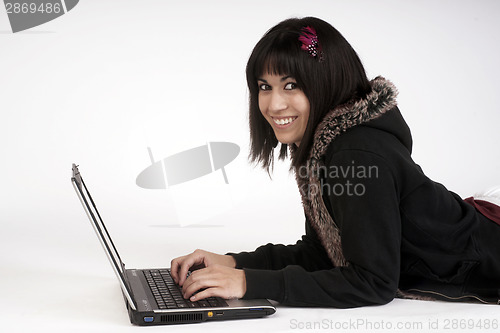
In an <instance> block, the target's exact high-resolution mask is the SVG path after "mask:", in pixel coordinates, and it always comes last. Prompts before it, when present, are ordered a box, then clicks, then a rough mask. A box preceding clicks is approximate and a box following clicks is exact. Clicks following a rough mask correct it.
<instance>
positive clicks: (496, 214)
mask: <svg viewBox="0 0 500 333" xmlns="http://www.w3.org/2000/svg"><path fill="white" fill-rule="evenodd" d="M464 201H465V202H467V203H468V204H470V205H472V206H474V207H475V208H476V209H477V210H478V211H479V212H480V213H481V214H483V215H484V216H486V217H487V218H488V219H490V220H492V221H493V222H495V223H497V224H498V225H500V206H497V205H495V204H494V203H491V202H488V201H484V200H476V199H474V198H473V197H470V198H466V199H464Z"/></svg>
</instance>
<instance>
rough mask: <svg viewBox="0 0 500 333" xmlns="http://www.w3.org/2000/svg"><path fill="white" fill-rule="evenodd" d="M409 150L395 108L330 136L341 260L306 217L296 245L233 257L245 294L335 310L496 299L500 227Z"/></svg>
mask: <svg viewBox="0 0 500 333" xmlns="http://www.w3.org/2000/svg"><path fill="white" fill-rule="evenodd" d="M411 149H412V138H411V134H410V130H409V128H408V126H407V124H406V122H405V121H404V119H403V117H402V116H401V114H400V112H399V109H398V108H397V107H392V108H391V109H390V110H389V111H387V112H385V113H384V114H383V115H381V116H380V117H378V118H376V119H373V120H370V121H367V122H364V123H361V124H359V125H356V126H353V127H351V128H348V129H347V130H346V131H345V132H343V133H341V134H340V135H338V137H336V138H335V140H333V141H332V142H330V143H329V144H328V147H327V149H326V153H325V154H324V155H323V156H322V157H321V162H322V165H323V166H324V168H323V169H322V170H321V189H322V192H321V193H322V198H323V201H324V205H325V207H326V209H327V210H328V213H329V214H330V216H331V218H332V219H333V221H335V224H336V227H337V228H338V230H339V232H340V238H341V248H342V254H343V257H344V258H345V261H346V263H347V264H346V265H334V264H333V263H332V260H331V256H330V257H329V255H328V253H327V251H326V250H325V246H324V245H323V244H324V242H322V241H321V237H319V234H318V229H317V228H314V227H313V226H312V225H311V221H309V218H307V215H306V234H305V235H304V236H303V237H302V239H301V240H300V241H298V242H297V243H296V244H294V245H288V246H285V245H274V244H267V245H265V246H261V247H259V248H258V249H257V250H256V251H254V252H250V253H249V252H242V253H239V254H231V255H233V256H234V258H235V260H236V263H237V268H243V269H244V270H245V275H246V286H247V291H246V294H245V296H244V298H248V299H250V298H268V299H272V300H276V301H278V302H280V303H283V304H287V305H292V306H325V307H338V308H348V307H358V306H365V305H374V304H385V303H387V302H389V301H391V300H392V299H393V298H394V297H411V298H418V299H427V298H432V299H442V300H450V301H478V302H488V303H498V302H499V293H500V226H499V225H497V224H496V223H494V222H492V221H490V220H488V219H487V218H486V217H484V216H483V215H481V214H480V213H478V212H477V211H476V210H475V209H474V208H473V207H472V206H471V205H469V204H467V203H466V202H464V201H463V200H462V199H461V198H460V197H459V196H458V195H457V194H455V193H453V192H450V191H448V190H447V189H446V188H445V187H444V186H443V185H441V184H439V183H436V182H434V181H432V180H431V179H429V178H428V177H427V176H426V175H425V174H424V173H423V171H422V169H421V168H420V167H419V166H418V165H417V164H416V163H415V162H414V161H413V160H412V158H411ZM321 232H322V231H319V233H321ZM326 237H328V235H327V236H326Z"/></svg>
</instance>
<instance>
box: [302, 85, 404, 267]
mask: <svg viewBox="0 0 500 333" xmlns="http://www.w3.org/2000/svg"><path fill="white" fill-rule="evenodd" d="M370 83H371V86H372V91H371V92H370V93H369V94H367V96H366V97H365V98H363V99H360V100H357V101H353V102H349V103H346V104H343V105H340V106H338V107H336V108H335V109H333V110H331V111H330V112H329V113H328V114H327V115H326V116H325V118H324V120H323V121H322V122H321V123H320V124H319V125H318V127H317V129H316V131H315V134H314V142H313V145H312V148H311V152H310V155H309V158H308V160H307V164H306V165H305V166H303V168H305V169H304V170H300V172H296V179H297V183H298V186H299V190H300V193H301V197H302V203H303V205H304V212H305V214H306V217H307V218H308V220H309V222H310V224H311V226H312V227H313V228H314V229H315V230H316V232H317V234H318V237H319V238H320V240H321V243H322V244H323V247H324V248H325V250H326V252H327V254H328V256H329V258H330V260H331V261H332V263H333V264H334V265H335V266H346V265H347V262H346V261H345V258H344V255H343V253H342V246H341V239H340V232H339V229H338V227H337V225H336V224H335V221H333V219H332V217H331V216H330V214H329V212H328V210H327V208H326V206H325V204H324V202H323V198H322V195H321V191H320V188H321V185H320V177H319V174H318V170H320V169H321V166H322V165H321V164H322V157H323V156H324V155H325V153H326V151H327V149H328V147H329V145H330V143H331V142H332V141H333V140H335V138H336V137H338V136H339V135H341V134H342V133H344V132H345V131H347V130H348V129H349V128H352V127H354V126H358V125H361V124H366V123H368V122H370V121H371V120H374V119H376V118H378V117H380V116H381V115H383V114H384V113H386V112H387V111H389V110H391V109H392V108H394V107H396V106H397V104H396V96H397V94H398V93H397V89H396V87H395V86H394V85H393V84H392V83H391V82H390V81H388V80H386V79H384V78H383V77H377V78H375V79H374V80H372V81H371V82H370ZM406 145H407V147H408V148H409V149H410V150H411V139H410V142H407V143H406ZM292 154H293V152H292Z"/></svg>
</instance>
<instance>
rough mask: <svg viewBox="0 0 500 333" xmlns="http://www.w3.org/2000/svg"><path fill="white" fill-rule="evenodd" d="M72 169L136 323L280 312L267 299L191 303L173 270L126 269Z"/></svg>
mask: <svg viewBox="0 0 500 333" xmlns="http://www.w3.org/2000/svg"><path fill="white" fill-rule="evenodd" d="M72 171H73V175H72V177H71V180H72V183H73V187H74V188H75V190H76V193H77V194H78V197H79V198H80V201H81V203H82V205H83V208H84V209H85V212H86V213H87V216H88V218H89V219H90V222H91V224H92V226H93V228H94V230H95V232H96V234H97V237H98V238H99V241H100V242H101V245H102V246H103V248H104V251H105V252H106V254H107V256H108V259H109V261H110V262H111V266H112V267H113V270H114V272H115V273H116V276H117V278H118V282H119V283H120V287H121V290H122V292H123V296H124V298H125V304H126V307H127V310H128V313H129V317H130V322H131V323H132V324H135V325H141V326H150V325H166V324H186V323H198V322H204V321H212V320H226V319H244V318H259V317H264V316H268V315H271V314H273V313H275V312H276V308H275V307H274V306H273V305H272V304H271V303H270V302H269V301H268V300H266V299H260V300H257V299H256V300H239V299H229V300H226V299H222V298H219V297H210V298H207V299H205V300H200V301H198V302H191V301H189V300H185V299H184V298H183V297H182V293H181V288H180V287H179V286H178V285H177V284H175V282H173V279H172V277H171V276H170V269H168V268H155V269H127V268H125V264H124V263H123V261H122V260H121V258H120V255H119V254H118V251H117V249H116V247H115V245H114V243H113V241H112V240H111V236H110V234H109V232H108V230H107V228H106V226H105V225H104V222H103V220H102V218H101V215H100V214H99V212H98V210H97V207H96V205H95V203H94V200H93V199H92V197H91V195H90V192H89V190H88V188H87V186H86V185H85V182H84V181H83V178H82V175H81V173H80V171H79V170H78V166H76V165H75V164H73V167H72Z"/></svg>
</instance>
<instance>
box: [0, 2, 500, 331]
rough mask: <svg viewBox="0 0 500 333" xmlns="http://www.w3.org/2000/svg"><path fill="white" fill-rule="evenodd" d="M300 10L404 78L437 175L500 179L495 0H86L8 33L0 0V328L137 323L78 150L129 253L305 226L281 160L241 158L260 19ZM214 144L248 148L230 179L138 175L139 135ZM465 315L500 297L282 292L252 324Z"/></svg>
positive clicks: (403, 101) (267, 21)
mask: <svg viewBox="0 0 500 333" xmlns="http://www.w3.org/2000/svg"><path fill="white" fill-rule="evenodd" d="M292 16H299V17H302V16H317V17H320V18H322V19H324V20H326V21H328V22H330V23H331V24H332V25H334V26H335V27H336V28H337V29H338V30H339V31H341V33H343V35H344V36H345V37H346V38H347V40H348V41H349V42H350V43H351V45H353V47H354V48H355V50H356V51H357V52H358V54H359V55H360V57H361V59H362V61H363V63H364V65H365V67H366V69H367V72H368V75H369V77H370V78H373V77H375V76H377V75H383V76H385V77H386V78H388V79H390V80H391V81H393V82H394V83H395V84H396V86H397V87H398V89H399V92H400V94H399V99H398V100H399V105H400V109H401V112H402V113H403V116H404V117H405V119H406V120H407V122H408V124H409V126H410V128H411V130H412V134H413V139H414V154H413V156H414V159H415V160H416V162H417V163H418V164H420V165H421V166H422V168H423V169H424V171H425V172H426V173H427V174H428V175H429V176H430V177H431V178H432V179H434V180H436V181H438V182H441V183H443V184H444V185H445V186H447V187H448V188H449V189H450V190H453V191H455V192H457V193H458V194H460V195H461V196H462V197H467V196H470V195H472V194H473V193H474V192H475V191H476V190H480V189H483V188H486V187H489V186H492V185H500V175H499V173H498V170H499V169H500V157H499V154H498V149H497V147H498V142H499V141H500V131H499V130H498V126H499V124H500V113H499V110H498V105H499V104H500V94H498V89H499V88H500V82H499V77H500V69H499V66H498V54H500V37H499V34H498V32H500V2H498V1H493V0H491V1H485V0H481V1H479V0H470V1H456V0H455V1H451V0H449V1H443V0H415V1H401V0H393V1H389V0H377V1H373V0H365V1H362V0H349V1H347V0H343V1H340V0H339V1H334V0H329V1H326V0H324V1H319V0H316V1H315V0H308V1H304V0H302V1H292V0H288V1H261V0H253V1H245V2H243V1H241V2H236V1H201V0H200V1H160V0H141V1H139V0H138V1H130V0H126V1H125V0H121V1H118V0H115V1H110V0H106V1H103V0H82V1H80V3H79V4H78V5H77V6H76V7H75V8H74V9H73V10H71V11H70V12H68V13H67V14H66V15H64V16H62V17H60V18H58V19H56V20H54V21H51V22H49V23H47V24H44V25H41V26H38V27H35V28H32V29H30V30H27V31H25V32H20V33H16V34H13V33H12V32H11V30H10V26H9V22H8V18H7V14H6V12H5V11H4V10H3V8H2V9H0V114H1V118H0V142H1V144H0V156H1V163H0V179H1V181H0V224H1V229H0V319H1V322H0V331H2V332H3V331H6V332H11V331H33V332H38V331H51V332H53V331H61V332H66V331H69V330H71V331H77V328H80V329H81V331H88V330H90V329H92V330H93V331H100V330H102V331H106V332H111V331H113V329H115V330H117V331H120V332H121V331H123V330H126V329H137V328H135V327H132V326H130V324H129V322H128V318H127V316H126V313H125V311H124V306H123V301H122V300H121V299H120V298H121V296H120V291H119V289H118V284H117V283H116V281H115V279H114V276H113V273H112V270H111V269H110V267H109V264H108V262H107V260H106V259H105V256H104V254H103V253H102V250H101V249H100V248H99V247H100V246H99V244H98V242H97V240H96V238H95V236H94V235H93V231H92V230H91V227H90V225H89V224H88V221H87V220H86V216H85V214H84V212H83V209H82V208H81V205H80V203H79V201H78V199H77V197H76V194H75V193H74V190H73V188H72V186H71V182H70V176H71V172H70V171H71V163H73V162H74V163H77V164H79V165H80V170H81V171H82V174H83V175H84V179H85V180H86V183H87V185H88V186H89V187H90V189H91V191H92V194H93V196H94V199H95V200H96V202H97V205H98V207H99V209H100V211H101V214H102V216H103V218H104V220H105V221H106V223H107V225H108V228H109V230H110V232H111V233H112V235H113V238H114V240H115V243H116V245H117V247H118V249H119V251H120V253H121V255H122V257H123V258H124V259H125V262H126V263H127V266H128V267H130V268H132V267H146V266H166V265H169V263H170V260H171V259H172V258H173V257H175V256H178V255H182V254H185V253H186V252H188V251H191V250H194V249H195V248H205V249H208V250H213V251H218V252H227V251H241V250H252V249H254V248H255V247H257V246H258V245H260V244H263V243H266V242H274V243H293V242H295V241H296V240H297V239H298V238H300V236H301V234H302V232H303V223H304V218H303V212H302V208H301V204H300V199H299V194H298V191H297V188H296V185H295V182H294V178H293V175H291V174H289V173H288V171H287V170H288V165H287V163H279V164H278V165H277V166H276V168H275V172H274V174H273V177H272V178H273V179H272V180H271V179H270V178H269V177H268V175H267V174H266V173H265V172H264V171H262V170H261V169H260V168H259V167H254V166H252V165H249V163H248V161H247V155H248V142H249V140H248V125H247V107H248V106H247V100H248V93H247V88H246V81H245V75H244V70H245V65H246V61H247V59H248V56H249V55H250V52H251V50H252V48H253V46H254V45H255V43H256V42H257V41H258V40H259V39H260V37H261V36H262V35H263V34H264V33H265V32H266V31H267V29H269V28H270V27H272V26H273V25H275V24H276V23H278V22H279V21H281V20H283V19H286V18H289V17H292ZM208 141H230V142H234V143H236V144H238V145H239V146H240V147H241V153H240V155H239V156H238V157H237V158H236V159H235V160H234V161H233V162H232V163H231V164H229V165H228V166H227V167H226V172H227V175H228V178H229V185H226V184H224V180H223V176H222V174H221V173H220V172H216V173H213V174H210V175H208V176H206V177H203V178H199V179H197V180H193V181H191V182H188V183H185V184H181V185H177V186H175V187H172V188H170V189H167V190H145V189H142V188H139V187H137V186H136V185H135V178H136V176H137V175H138V174H139V173H140V172H141V171H142V170H143V169H144V168H146V167H147V166H148V165H149V164H150V159H149V155H148V152H147V147H151V149H152V151H153V154H154V157H155V159H162V158H164V157H167V156H170V155H172V154H175V153H177V152H181V151H184V150H186V149H189V148H193V147H197V146H200V145H204V144H206V142H208ZM74 285H76V286H77V287H76V288H75V289H73V288H72V287H73V286H74ZM460 316H462V317H463V316H465V317H466V318H469V317H470V318H473V319H484V318H491V319H492V318H494V317H495V316H496V318H498V307H491V306H478V305H463V304H453V305H452V304H442V303H432V304H429V303H427V302H412V301H410V302H409V301H402V300H396V301H394V302H392V303H391V304H389V305H387V306H383V307H375V308H368V309H356V310H348V311H346V310H331V309H330V310H321V311H319V312H318V311H317V310H311V309H310V310H300V311H299V310H296V309H288V308H286V307H280V308H279V309H278V313H277V314H276V315H275V316H273V317H271V318H268V319H266V320H263V321H250V322H249V323H245V325H254V326H245V327H247V329H248V330H249V331H255V330H261V331H262V330H266V329H269V330H272V331H278V330H281V331H286V330H289V329H292V330H293V327H291V324H290V320H292V319H293V318H295V319H297V320H302V321H306V320H313V319H314V318H316V319H318V318H319V319H333V318H336V319H339V318H340V320H345V319H347V320H348V319H349V318H355V319H356V318H357V319H359V318H372V319H374V320H379V321H380V320H385V321H389V320H396V319H397V318H400V319H402V320H411V319H412V318H413V319H416V320H417V321H420V322H423V323H425V325H424V328H426V327H427V326H426V325H427V324H426V323H428V322H429V320H433V319H435V318H438V319H440V320H444V319H446V318H455V317H459V318H460ZM395 318H396V319H395ZM240 324H241V323H240ZM232 325H234V324H232ZM194 327H195V328H198V329H199V328H200V327H199V326H194ZM208 327H212V328H213V329H217V330H219V329H223V328H226V329H228V328H230V327H233V328H234V326H227V323H223V324H222V323H221V324H220V325H219V324H212V326H210V325H208ZM4 328H7V329H6V330H4ZM239 328H240V329H241V325H240V326H239ZM150 329H151V328H150ZM157 329H158V330H159V329H161V328H157ZM169 329H170V330H172V329H175V330H181V331H189V330H191V329H193V326H183V327H179V326H178V327H175V328H169ZM403 331H405V332H408V331H410V330H403ZM429 331H436V330H429ZM465 331H468V330H465ZM469 331H470V330H469Z"/></svg>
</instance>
